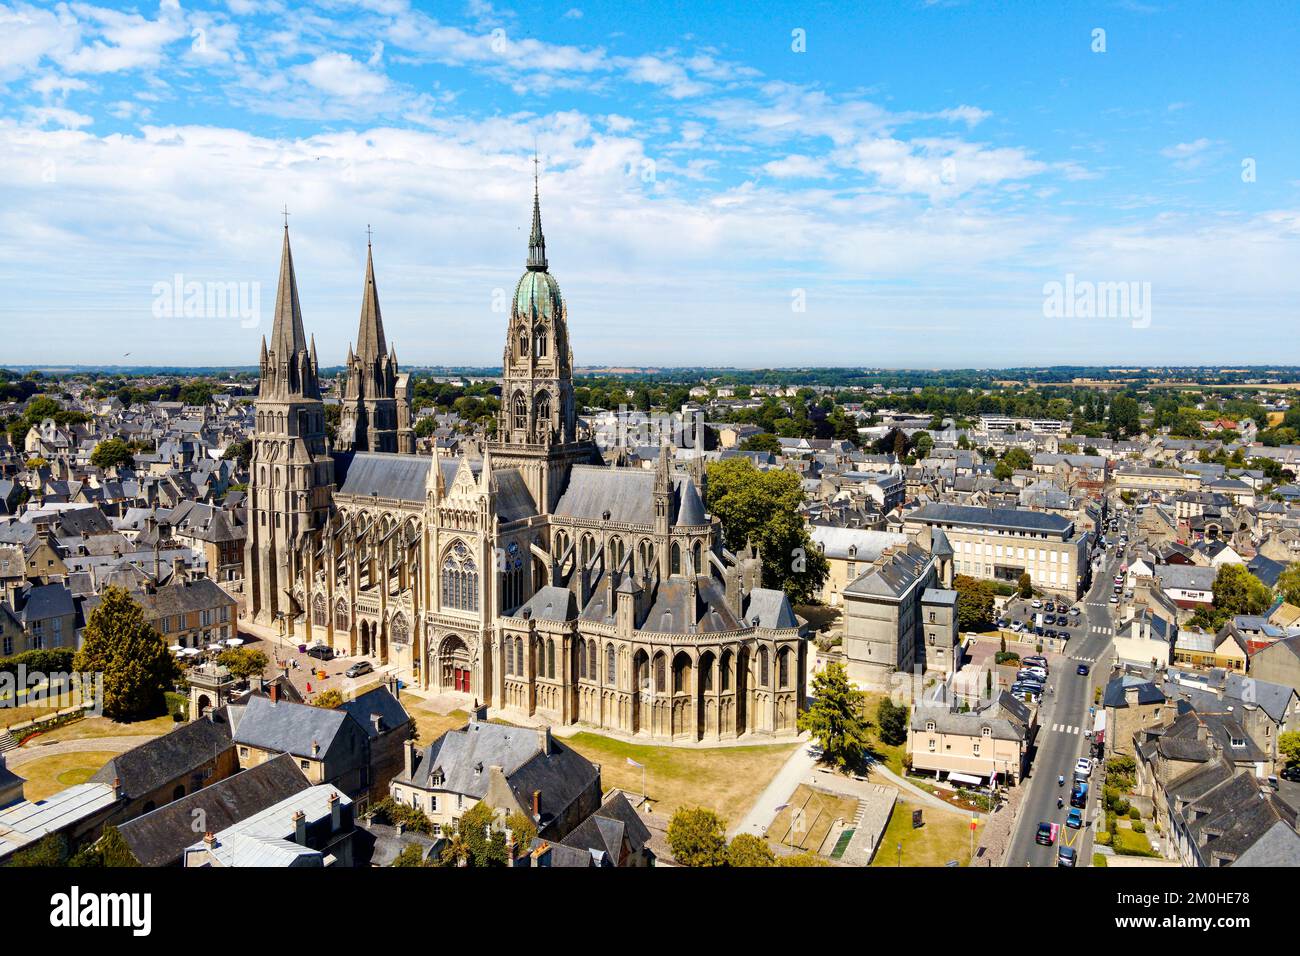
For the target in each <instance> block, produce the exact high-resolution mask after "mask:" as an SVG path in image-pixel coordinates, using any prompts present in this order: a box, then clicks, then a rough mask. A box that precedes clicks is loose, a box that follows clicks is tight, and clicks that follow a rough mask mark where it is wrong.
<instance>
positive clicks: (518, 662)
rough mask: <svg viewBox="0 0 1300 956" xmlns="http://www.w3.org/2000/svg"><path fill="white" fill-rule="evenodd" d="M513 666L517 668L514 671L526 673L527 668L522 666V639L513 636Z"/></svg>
mask: <svg viewBox="0 0 1300 956" xmlns="http://www.w3.org/2000/svg"><path fill="white" fill-rule="evenodd" d="M515 666H516V668H517V669H516V671H515V673H517V674H527V673H528V668H527V667H525V666H524V639H523V638H522V637H516V638H515Z"/></svg>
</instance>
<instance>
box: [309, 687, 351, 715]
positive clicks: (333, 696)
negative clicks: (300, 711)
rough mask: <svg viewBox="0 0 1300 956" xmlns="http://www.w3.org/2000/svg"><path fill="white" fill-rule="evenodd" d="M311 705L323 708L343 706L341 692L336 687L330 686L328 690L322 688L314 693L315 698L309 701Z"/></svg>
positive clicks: (331, 708)
mask: <svg viewBox="0 0 1300 956" xmlns="http://www.w3.org/2000/svg"><path fill="white" fill-rule="evenodd" d="M311 704H312V706H313V707H323V708H324V709H325V710H336V709H337V708H339V707H342V706H343V693H342V691H340V690H338V689H337V688H334V687H331V688H330V689H329V690H323V691H321V692H320V693H319V694H317V695H316V699H315V700H313V701H312V702H311Z"/></svg>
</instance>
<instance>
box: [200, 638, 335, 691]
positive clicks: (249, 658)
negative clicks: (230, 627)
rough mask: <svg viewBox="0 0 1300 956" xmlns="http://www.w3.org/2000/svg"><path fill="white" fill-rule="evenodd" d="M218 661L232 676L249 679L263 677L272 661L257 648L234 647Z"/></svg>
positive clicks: (220, 655) (220, 656)
mask: <svg viewBox="0 0 1300 956" xmlns="http://www.w3.org/2000/svg"><path fill="white" fill-rule="evenodd" d="M217 663H218V664H220V665H221V666H222V667H224V668H225V669H226V670H228V671H230V676H231V677H233V678H235V680H248V679H249V678H250V677H261V676H262V674H263V672H264V671H265V670H266V666H267V665H268V664H269V663H271V662H270V659H269V658H268V657H267V656H266V654H264V653H263V652H262V651H259V650H257V649H256V648H253V647H232V648H230V649H229V650H226V651H222V652H221V653H220V654H218V655H217ZM340 703H341V701H340Z"/></svg>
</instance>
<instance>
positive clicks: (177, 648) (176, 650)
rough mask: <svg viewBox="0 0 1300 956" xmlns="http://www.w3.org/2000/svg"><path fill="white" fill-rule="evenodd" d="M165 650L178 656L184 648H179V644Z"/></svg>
mask: <svg viewBox="0 0 1300 956" xmlns="http://www.w3.org/2000/svg"><path fill="white" fill-rule="evenodd" d="M167 650H169V651H171V652H172V653H173V654H179V653H180V652H181V651H183V650H185V648H183V647H181V646H180V645H179V644H173V645H172V646H171V647H169V648H167Z"/></svg>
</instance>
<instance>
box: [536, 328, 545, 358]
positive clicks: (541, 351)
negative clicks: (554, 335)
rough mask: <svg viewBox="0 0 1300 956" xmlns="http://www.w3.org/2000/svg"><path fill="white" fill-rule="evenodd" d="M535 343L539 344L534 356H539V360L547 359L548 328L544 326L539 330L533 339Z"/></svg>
mask: <svg viewBox="0 0 1300 956" xmlns="http://www.w3.org/2000/svg"><path fill="white" fill-rule="evenodd" d="M533 341H534V342H536V343H537V344H536V348H535V350H534V354H535V355H536V356H537V358H539V359H540V358H546V327H545V326H542V327H541V328H539V329H538V330H537V334H536V335H535V336H534V337H533Z"/></svg>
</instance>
